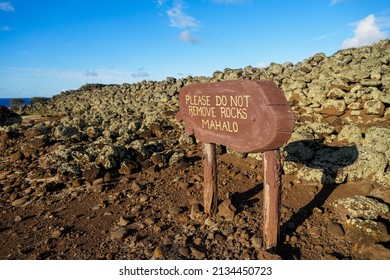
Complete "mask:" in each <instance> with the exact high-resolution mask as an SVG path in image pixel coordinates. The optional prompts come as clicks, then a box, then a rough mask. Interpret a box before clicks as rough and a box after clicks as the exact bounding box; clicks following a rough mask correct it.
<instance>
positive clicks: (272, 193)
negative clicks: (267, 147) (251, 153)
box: [263, 149, 282, 249]
mask: <svg viewBox="0 0 390 280" xmlns="http://www.w3.org/2000/svg"><path fill="white" fill-rule="evenodd" d="M263 165H264V183H263V195H264V196H263V219H264V223H263V245H264V247H265V248H266V249H269V248H272V247H274V246H276V245H277V244H278V239H279V228H280V227H279V223H280V206H281V190H282V182H281V176H282V174H281V173H282V170H281V163H280V151H279V150H278V149H277V150H271V151H266V152H264V154H263Z"/></svg>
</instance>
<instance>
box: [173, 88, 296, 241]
mask: <svg viewBox="0 0 390 280" xmlns="http://www.w3.org/2000/svg"><path fill="white" fill-rule="evenodd" d="M179 106H180V111H179V113H177V115H176V117H177V119H178V120H179V121H184V125H185V130H186V133H187V134H189V135H195V137H196V138H197V139H198V140H199V141H201V142H203V144H202V147H203V173H204V192H203V198H204V209H205V212H206V213H208V214H211V213H215V212H216V210H217V204H218V199H217V192H218V188H217V163H216V150H215V144H216V143H217V144H222V145H225V146H227V147H229V148H231V149H233V150H235V151H237V152H264V154H263V159H264V160H263V165H264V184H263V186H264V188H263V193H264V201H263V208H264V209H263V218H264V226H263V241H264V246H265V247H266V248H271V247H273V246H276V245H277V241H278V238H279V220H280V201H281V200H280V195H281V163H280V152H279V150H278V148H279V147H280V146H282V145H283V144H284V143H286V142H287V141H288V140H289V139H290V137H291V134H292V132H293V130H294V115H293V113H292V110H291V108H290V106H289V105H288V103H287V100H286V98H285V96H284V94H283V92H282V91H281V90H280V89H279V88H278V87H277V86H276V85H275V83H274V82H272V81H268V80H239V81H224V82H217V83H208V84H192V85H188V86H186V87H184V88H183V89H182V90H181V92H180V94H179Z"/></svg>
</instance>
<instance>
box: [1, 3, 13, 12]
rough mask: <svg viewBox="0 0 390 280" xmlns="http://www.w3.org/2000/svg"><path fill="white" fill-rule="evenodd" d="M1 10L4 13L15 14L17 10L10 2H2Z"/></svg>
mask: <svg viewBox="0 0 390 280" xmlns="http://www.w3.org/2000/svg"><path fill="white" fill-rule="evenodd" d="M0 10H1V11H4V12H13V11H15V8H14V7H13V6H12V5H11V3H10V2H0Z"/></svg>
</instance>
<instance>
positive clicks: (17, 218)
mask: <svg viewBox="0 0 390 280" xmlns="http://www.w3.org/2000/svg"><path fill="white" fill-rule="evenodd" d="M14 221H15V222H17V223H18V222H20V221H22V217H21V216H19V215H17V216H16V217H15V220H14Z"/></svg>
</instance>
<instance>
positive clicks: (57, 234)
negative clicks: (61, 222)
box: [51, 230, 62, 239]
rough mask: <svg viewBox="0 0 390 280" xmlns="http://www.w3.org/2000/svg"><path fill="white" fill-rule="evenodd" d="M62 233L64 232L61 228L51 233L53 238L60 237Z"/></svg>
mask: <svg viewBox="0 0 390 280" xmlns="http://www.w3.org/2000/svg"><path fill="white" fill-rule="evenodd" d="M61 235H62V232H61V231H60V230H55V231H53V232H52V233H51V238H54V239H57V238H60V237H61Z"/></svg>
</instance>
